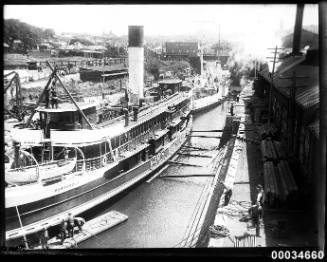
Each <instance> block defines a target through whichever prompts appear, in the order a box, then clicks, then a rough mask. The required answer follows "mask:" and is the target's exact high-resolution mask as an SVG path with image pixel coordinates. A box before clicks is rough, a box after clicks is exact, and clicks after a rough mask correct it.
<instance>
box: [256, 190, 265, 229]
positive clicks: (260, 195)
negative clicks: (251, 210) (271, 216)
mask: <svg viewBox="0 0 327 262" xmlns="http://www.w3.org/2000/svg"><path fill="white" fill-rule="evenodd" d="M257 191H258V194H257V199H256V205H257V207H258V215H259V220H260V223H261V222H262V215H263V203H264V191H263V187H262V185H260V184H258V185H257Z"/></svg>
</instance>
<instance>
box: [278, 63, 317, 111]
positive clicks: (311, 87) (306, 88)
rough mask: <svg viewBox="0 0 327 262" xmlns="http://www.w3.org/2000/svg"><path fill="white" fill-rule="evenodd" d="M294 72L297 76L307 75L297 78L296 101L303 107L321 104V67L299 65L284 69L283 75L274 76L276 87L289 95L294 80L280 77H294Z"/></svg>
mask: <svg viewBox="0 0 327 262" xmlns="http://www.w3.org/2000/svg"><path fill="white" fill-rule="evenodd" d="M294 72H295V75H296V76H299V77H306V78H297V79H296V86H297V89H296V102H297V103H298V104H300V105H301V106H302V107H303V108H310V107H312V106H314V105H317V104H319V84H318V76H319V68H318V67H317V66H309V65H297V66H295V67H293V68H292V69H290V70H287V71H284V73H283V74H282V75H276V77H275V78H274V86H275V88H276V89H277V90H278V91H280V92H281V93H283V94H285V95H286V96H287V97H289V96H290V87H291V86H292V84H293V80H292V79H282V78H280V77H292V76H293V73H294Z"/></svg>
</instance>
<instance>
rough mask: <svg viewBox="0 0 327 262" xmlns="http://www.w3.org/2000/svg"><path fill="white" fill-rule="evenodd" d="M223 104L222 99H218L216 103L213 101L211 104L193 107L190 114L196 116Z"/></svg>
mask: <svg viewBox="0 0 327 262" xmlns="http://www.w3.org/2000/svg"><path fill="white" fill-rule="evenodd" d="M223 102H224V98H222V99H219V100H217V101H213V102H212V103H209V104H206V105H203V106H194V108H193V109H192V114H198V113H203V112H206V111H208V110H210V109H212V108H214V107H216V106H218V105H220V104H221V103H223Z"/></svg>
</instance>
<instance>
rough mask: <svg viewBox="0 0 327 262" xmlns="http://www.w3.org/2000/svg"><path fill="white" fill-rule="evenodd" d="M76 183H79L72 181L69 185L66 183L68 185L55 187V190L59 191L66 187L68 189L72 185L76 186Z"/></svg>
mask: <svg viewBox="0 0 327 262" xmlns="http://www.w3.org/2000/svg"><path fill="white" fill-rule="evenodd" d="M74 185H77V183H71V184H68V185H66V186H62V187H59V188H56V189H55V192H59V191H61V190H64V189H66V188H69V187H72V186H74Z"/></svg>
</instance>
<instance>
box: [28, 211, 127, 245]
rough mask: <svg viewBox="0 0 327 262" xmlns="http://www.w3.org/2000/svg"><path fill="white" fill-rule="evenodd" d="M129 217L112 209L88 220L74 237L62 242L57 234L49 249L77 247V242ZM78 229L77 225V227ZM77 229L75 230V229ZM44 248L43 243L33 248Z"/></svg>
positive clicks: (50, 241) (50, 240) (50, 242)
mask: <svg viewBox="0 0 327 262" xmlns="http://www.w3.org/2000/svg"><path fill="white" fill-rule="evenodd" d="M127 219H128V216H127V215H125V214H123V213H120V212H118V211H115V210H112V211H109V212H107V213H105V214H103V215H101V216H98V217H95V218H93V219H92V220H89V221H87V222H86V223H85V224H84V225H83V227H82V229H81V230H78V232H76V233H75V234H74V237H69V238H66V239H65V240H64V242H63V243H62V242H61V239H60V238H58V237H57V236H55V237H53V238H51V239H49V241H48V242H47V244H46V246H47V248H48V249H69V248H75V247H76V246H77V244H79V243H81V242H83V241H85V240H87V239H89V238H91V237H94V236H96V235H98V234H100V233H101V232H104V231H106V230H108V229H111V228H113V227H115V226H117V225H119V224H121V223H123V222H125V221H126V220H127ZM75 229H77V227H75ZM74 231H75V230H74ZM39 249H43V247H42V246H41V245H38V246H36V247H34V248H33V250H39Z"/></svg>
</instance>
